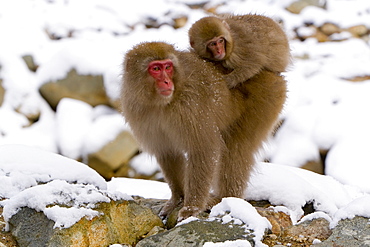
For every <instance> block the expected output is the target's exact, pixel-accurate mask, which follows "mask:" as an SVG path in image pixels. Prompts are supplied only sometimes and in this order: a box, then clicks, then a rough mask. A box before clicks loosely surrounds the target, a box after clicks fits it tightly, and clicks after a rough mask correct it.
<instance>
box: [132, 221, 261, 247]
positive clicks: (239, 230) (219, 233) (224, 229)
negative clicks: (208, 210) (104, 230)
mask: <svg viewBox="0 0 370 247" xmlns="http://www.w3.org/2000/svg"><path fill="white" fill-rule="evenodd" d="M253 237H254V235H253V233H252V232H250V231H249V230H247V229H246V228H245V225H237V224H233V223H227V224H225V223H222V222H220V221H218V220H214V221H202V220H200V221H198V220H197V221H192V222H190V223H187V224H183V225H179V226H177V227H175V228H173V229H171V230H169V231H166V232H163V233H159V234H156V235H153V236H150V237H147V238H145V239H143V240H141V241H140V242H139V243H138V244H137V245H136V247H151V246H167V247H193V246H203V245H204V243H206V242H225V241H233V240H247V241H249V242H250V243H251V244H252V246H253V245H254V242H253Z"/></svg>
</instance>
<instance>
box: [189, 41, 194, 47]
mask: <svg viewBox="0 0 370 247" xmlns="http://www.w3.org/2000/svg"><path fill="white" fill-rule="evenodd" d="M194 44H195V42H194V40H190V46H191V47H193V48H194Z"/></svg>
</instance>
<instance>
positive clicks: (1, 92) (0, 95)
mask: <svg viewBox="0 0 370 247" xmlns="http://www.w3.org/2000/svg"><path fill="white" fill-rule="evenodd" d="M4 95H5V89H4V88H3V80H2V79H0V106H1V105H2V104H3V101H4Z"/></svg>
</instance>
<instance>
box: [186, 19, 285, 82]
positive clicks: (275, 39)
mask: <svg viewBox="0 0 370 247" xmlns="http://www.w3.org/2000/svg"><path fill="white" fill-rule="evenodd" d="M219 36H222V37H224V38H225V40H226V56H225V58H224V59H223V61H221V62H220V63H221V64H222V66H223V67H225V68H226V69H229V70H231V71H232V72H231V73H229V74H227V75H225V80H226V81H227V83H228V85H229V88H232V87H235V86H236V85H237V84H238V83H243V82H245V81H246V80H248V79H249V78H251V77H252V76H254V75H256V74H258V73H259V72H260V71H261V70H269V71H272V72H277V73H280V72H284V71H285V70H286V68H287V66H288V64H289V62H290V49H289V43H288V39H287V37H286V35H285V33H284V31H283V30H282V28H281V27H280V26H279V24H278V23H276V22H275V21H274V20H272V19H271V18H269V17H265V16H262V15H240V16H232V15H223V16H219V17H215V16H211V17H205V18H202V19H200V20H198V21H197V22H195V23H194V24H193V26H192V27H191V28H190V30H189V39H190V45H191V46H192V48H193V49H194V51H195V52H196V53H197V54H198V55H199V56H201V57H202V58H205V59H209V60H213V56H212V53H210V52H209V51H208V50H207V42H208V41H209V40H211V39H212V38H214V37H219ZM217 63H218V62H217Z"/></svg>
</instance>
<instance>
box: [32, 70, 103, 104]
mask: <svg viewBox="0 0 370 247" xmlns="http://www.w3.org/2000/svg"><path fill="white" fill-rule="evenodd" d="M39 91H40V93H41V95H42V97H43V98H44V99H45V100H46V101H47V102H48V103H49V105H50V106H51V107H52V108H53V109H54V110H55V109H56V107H57V105H58V103H59V101H60V100H61V99H62V98H72V99H77V100H81V101H84V102H86V103H88V104H90V105H91V106H97V105H110V100H109V98H108V97H107V95H106V92H105V87H104V81H103V76H101V75H96V76H94V75H79V74H78V73H77V71H76V70H75V69H72V70H71V71H69V72H68V74H67V76H66V78H64V79H61V80H58V81H51V82H47V83H45V84H43V85H42V86H41V87H40V89H39Z"/></svg>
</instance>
